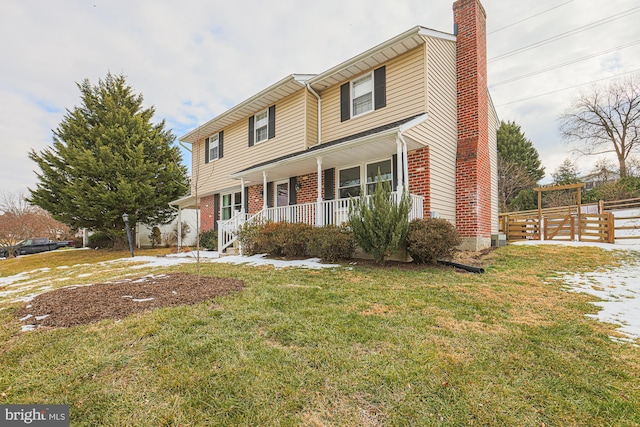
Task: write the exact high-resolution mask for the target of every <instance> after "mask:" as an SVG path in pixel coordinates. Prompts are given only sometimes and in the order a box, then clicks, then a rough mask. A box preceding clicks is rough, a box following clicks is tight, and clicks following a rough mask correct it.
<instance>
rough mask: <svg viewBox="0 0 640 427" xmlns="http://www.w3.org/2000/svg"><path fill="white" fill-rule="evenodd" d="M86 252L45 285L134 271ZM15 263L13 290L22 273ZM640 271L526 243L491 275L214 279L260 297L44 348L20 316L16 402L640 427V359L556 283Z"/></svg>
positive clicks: (7, 338)
mask: <svg viewBox="0 0 640 427" xmlns="http://www.w3.org/2000/svg"><path fill="white" fill-rule="evenodd" d="M79 252H81V251H68V252H66V253H64V254H58V253H55V254H54V253H52V254H48V255H47V256H46V257H43V259H44V260H46V261H44V262H45V263H47V262H48V263H49V264H51V267H52V268H51V270H49V271H48V272H47V271H45V272H38V273H37V274H42V276H39V277H40V279H41V280H45V278H46V275H47V274H51V275H53V276H54V277H53V278H54V279H55V278H61V277H60V276H58V275H60V274H67V273H61V271H65V272H69V271H72V273H70V274H69V275H70V277H73V279H70V280H69V281H79V280H81V279H82V277H78V276H79V275H80V273H79V272H80V271H81V270H82V271H85V272H86V270H87V269H89V267H87V266H83V267H75V268H74V267H71V266H73V265H76V264H86V263H90V264H94V267H91V272H92V273H93V274H94V275H92V276H90V278H91V280H93V279H94V277H99V278H100V280H107V279H111V278H116V277H121V276H122V275H124V274H129V273H130V272H128V271H127V270H126V268H124V267H122V268H120V267H114V265H113V264H100V263H98V262H97V261H105V259H104V258H103V256H107V255H103V254H102V253H101V252H100V251H86V252H87V254H85V253H83V254H82V255H79V254H78V255H76V254H77V253H79ZM51 255H55V256H56V257H57V256H61V258H59V259H58V258H55V259H54V258H53V257H51ZM62 255H64V256H62ZM77 256H78V257H79V256H82V257H89V258H85V259H83V260H77V259H76V258H75V257H77ZM91 256H95V258H93V260H94V261H92V259H91ZM125 256H126V255H125ZM28 258H31V257H25V258H24V260H25V261H22V262H25V263H26V262H27V259H28ZM11 261H14V260H7V261H3V262H1V263H0V269H2V270H1V271H2V273H1V274H2V276H6V275H7V274H6V273H5V271H6V270H5V266H7V267H6V268H7V270H8V271H11V272H12V274H15V272H16V269H18V268H19V267H16V266H15V265H11V264H5V263H10V262H11ZM15 261H20V258H19V259H18V260H15ZM632 261H633V262H637V261H638V260H637V259H635V258H634V257H633V256H629V255H627V254H626V253H624V255H623V253H616V252H605V251H602V250H599V249H596V248H569V247H562V248H560V247H552V246H544V247H519V246H509V247H506V248H501V249H500V250H498V251H495V252H493V254H492V259H491V263H490V264H491V266H490V267H488V268H487V272H486V274H484V275H472V274H461V273H456V272H454V271H452V270H448V269H439V268H425V269H422V270H403V269H398V268H384V269H381V268H374V267H367V266H358V265H356V266H345V267H342V268H338V269H326V270H320V271H315V270H303V269H289V270H274V269H273V268H269V267H247V266H234V265H225V264H203V265H202V272H203V274H205V275H215V276H220V277H233V278H239V279H242V280H244V281H245V283H246V285H247V288H246V289H245V290H244V291H242V292H241V293H239V294H236V295H234V296H230V297H225V298H219V299H216V300H213V301H209V302H206V303H202V304H197V305H194V306H189V307H176V308H165V309H159V310H155V311H151V312H147V313H144V314H139V315H135V316H130V317H128V318H126V319H124V320H121V321H104V322H101V323H97V324H93V325H85V326H80V327H73V328H68V329H51V330H38V331H35V332H29V333H20V324H19V322H18V321H17V320H16V319H15V316H13V312H14V311H15V310H16V308H17V307H18V304H9V303H7V302H5V304H4V309H2V310H0V342H1V343H2V344H0V404H5V403H49V404H56V403H60V404H63V403H64V404H69V405H70V407H71V425H74V426H76V425H77V426H93V425H106V426H125V425H126V426H129V425H154V426H155V425H158V426H163V425H166V426H170V425H171V426H178V425H182V426H216V425H220V426H243V425H246V426H249V425H252V426H253V425H269V426H297V425H305V426H345V425H350V426H351V425H354V426H356V425H357V426H382V425H385V426H387V425H389V426H405V425H407V426H409V425H425V426H430V425H433V426H436V425H437V426H461V425H465V426H466V425H478V426H480V425H482V426H505V425H521V426H541V425H546V426H555V425H563V426H565V425H566V426H572V425H575V426H587V425H588V426H595V425H598V426H634V425H640V385H639V384H638V381H637V379H638V378H640V350H639V349H638V348H637V347H634V346H632V345H629V344H620V343H616V342H613V341H612V340H611V339H610V338H609V336H610V335H615V331H614V329H613V327H612V326H611V325H607V324H603V323H599V322H596V321H594V320H590V319H589V318H587V317H586V316H585V314H586V313H593V312H595V308H594V306H592V305H591V304H589V302H590V301H592V299H591V298H590V297H588V296H586V295H581V294H575V293H569V292H566V291H565V290H563V288H562V283H561V282H560V281H558V280H556V279H557V277H558V276H559V275H558V272H569V271H571V272H577V271H588V270H594V269H595V268H597V267H598V266H615V265H619V264H621V263H625V262H632ZM32 262H33V263H35V262H36V261H35V260H34V261H31V260H29V263H32ZM38 262H40V261H38ZM54 265H55V266H60V265H68V266H70V267H71V268H68V269H57V268H53V267H54ZM25 268H28V269H31V270H33V269H36V268H42V265H41V266H36V265H32V264H29V266H28V267H25ZM173 269H174V270H180V271H188V272H195V266H194V265H184V266H180V267H173ZM137 273H138V272H136V274H137ZM144 273H148V271H145V270H141V271H140V274H144ZM85 280H88V278H86V277H85ZM1 291H2V288H0V292H1Z"/></svg>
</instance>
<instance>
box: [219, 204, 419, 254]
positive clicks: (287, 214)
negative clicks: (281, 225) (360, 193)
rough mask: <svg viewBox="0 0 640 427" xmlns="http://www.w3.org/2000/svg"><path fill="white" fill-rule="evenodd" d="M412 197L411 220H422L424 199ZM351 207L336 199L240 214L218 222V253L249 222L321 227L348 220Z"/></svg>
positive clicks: (228, 244) (339, 223) (231, 241)
mask: <svg viewBox="0 0 640 427" xmlns="http://www.w3.org/2000/svg"><path fill="white" fill-rule="evenodd" d="M399 194H400V193H398V192H393V193H392V195H391V197H392V198H393V199H394V201H398V199H399V198H398V195H399ZM369 197H370V196H367V198H369ZM410 197H411V208H410V210H409V218H408V219H409V221H411V220H414V219H420V218H423V216H424V197H422V196H417V195H410ZM350 204H351V199H336V200H322V201H318V202H311V203H302V204H297V205H289V206H280V207H273V208H264V209H263V210H261V211H260V212H258V213H256V214H254V215H248V214H245V213H244V212H238V213H237V214H236V215H234V216H233V217H232V218H230V219H228V220H221V221H218V251H219V252H220V253H222V252H223V251H224V250H225V249H227V248H228V247H229V246H231V245H232V244H233V243H234V242H235V241H236V240H237V237H238V230H239V228H240V226H241V225H243V224H245V223H246V222H254V221H255V222H262V221H264V222H267V221H270V222H296V223H304V224H309V225H313V226H318V227H323V226H327V225H342V224H344V223H345V222H347V221H349V207H350Z"/></svg>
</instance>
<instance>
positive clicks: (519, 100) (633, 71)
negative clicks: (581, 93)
mask: <svg viewBox="0 0 640 427" xmlns="http://www.w3.org/2000/svg"><path fill="white" fill-rule="evenodd" d="M639 71H640V68H636V69H635V70H631V71H627V72H626V73H621V74H616V75H615V76H609V77H604V78H601V79H597V80H592V81H590V82H587V83H582V84H579V85H575V86H569V87H565V88H562V89H556V90H552V91H551V92H545V93H541V94H538V95H533V96H529V97H526V98H521V99H516V100H515V101H510V102H505V103H504V104H500V105H496V108H497V107H504V106H505V105H510V104H515V103H517V102H522V101H528V100H530V99H534V98H540V97H541V96H547V95H552V94H554V93H558V92H563V91H565V90H569V89H575V88H577V87H581V86H586V85H590V84H592V83H597V82H601V81H603V80H611V79H615V78H616V77H621V76H625V75H627V74H633V73H637V72H639Z"/></svg>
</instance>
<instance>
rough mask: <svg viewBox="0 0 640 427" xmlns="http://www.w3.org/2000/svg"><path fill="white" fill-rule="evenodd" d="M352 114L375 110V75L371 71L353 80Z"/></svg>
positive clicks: (356, 114) (353, 115)
mask: <svg viewBox="0 0 640 427" xmlns="http://www.w3.org/2000/svg"><path fill="white" fill-rule="evenodd" d="M351 99H352V103H351V116H352V117H355V116H358V115H360V114H363V113H366V112H368V111H371V110H373V75H372V74H371V73H369V74H366V75H364V76H362V77H360V78H359V79H357V80H354V81H352V82H351Z"/></svg>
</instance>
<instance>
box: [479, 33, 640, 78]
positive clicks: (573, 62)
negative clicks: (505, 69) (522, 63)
mask: <svg viewBox="0 0 640 427" xmlns="http://www.w3.org/2000/svg"><path fill="white" fill-rule="evenodd" d="M639 43H640V40H636V41H634V42H630V43H627V44H624V45H621V46H616V47H614V48H611V49H607V50H603V51H601V52H597V53H592V54H591V55H587V56H583V57H581V58H577V59H573V60H571V61H567V62H563V63H562V64H557V65H554V66H551V67H547V68H543V69H542V70H538V71H532V72H530V73H527V74H523V75H520V76H516V77H512V78H510V79H506V80H502V81H499V82H497V83H494V84H492V85H490V86H489V89H491V88H494V87H496V86H500V85H503V84H505V83H511V82H515V81H517V80H522V79H525V78H527V77H531V76H535V75H537V74H542V73H546V72H547V71H552V70H556V69H558V68H562V67H566V66H567V65H571V64H575V63H577V62H581V61H585V60H587V59H591V58H595V57H596V56H601V55H605V54H607V53H611V52H615V51H617V50H622V49H625V48H627V47H631V46H635V45H637V44H639Z"/></svg>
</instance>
